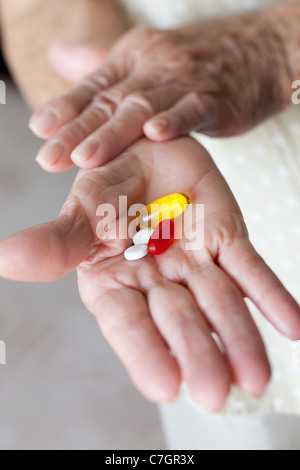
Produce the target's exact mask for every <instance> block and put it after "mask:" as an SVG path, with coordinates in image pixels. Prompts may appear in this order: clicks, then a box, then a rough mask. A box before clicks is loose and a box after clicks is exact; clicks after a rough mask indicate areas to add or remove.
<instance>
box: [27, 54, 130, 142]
mask: <svg viewBox="0 0 300 470" xmlns="http://www.w3.org/2000/svg"><path fill="white" fill-rule="evenodd" d="M121 78H122V77H119V76H118V72H117V70H116V69H115V68H114V66H113V65H111V64H110V63H108V62H107V63H106V64H105V65H104V66H103V68H102V69H100V70H98V71H97V72H96V73H94V74H93V75H90V76H89V77H87V78H85V79H84V80H82V81H81V82H80V83H79V84H78V85H76V86H75V87H74V88H72V90H70V91H69V92H68V93H67V94H65V95H64V96H61V97H59V98H55V99H53V100H51V101H50V102H49V103H47V104H46V105H45V106H42V107H41V108H40V109H38V110H37V111H36V112H35V113H34V114H33V116H32V117H31V119H30V123H29V127H30V128H31V130H32V131H33V132H34V134H36V135H37V136H38V137H41V138H47V139H48V138H51V137H53V136H54V134H55V133H56V132H58V130H59V129H60V128H61V127H62V126H64V125H65V124H67V123H68V122H70V121H72V119H75V118H76V117H77V116H78V115H79V114H80V113H81V112H82V111H83V109H84V108H86V106H88V105H89V103H90V102H91V101H92V99H93V98H94V96H95V95H97V93H99V92H100V91H103V90H105V89H107V88H109V87H111V86H112V85H113V84H114V83H116V82H117V81H119V80H120V79H121Z"/></svg>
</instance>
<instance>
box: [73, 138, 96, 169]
mask: <svg viewBox="0 0 300 470" xmlns="http://www.w3.org/2000/svg"><path fill="white" fill-rule="evenodd" d="M99 147H100V144H99V142H98V141H97V140H94V139H91V140H87V141H86V142H84V143H83V144H82V145H79V147H77V148H76V149H75V150H74V151H73V152H72V155H71V157H72V159H75V160H77V161H80V162H82V163H83V162H86V161H87V160H90V159H91V158H92V157H93V156H94V155H95V153H96V152H97V150H98V149H99Z"/></svg>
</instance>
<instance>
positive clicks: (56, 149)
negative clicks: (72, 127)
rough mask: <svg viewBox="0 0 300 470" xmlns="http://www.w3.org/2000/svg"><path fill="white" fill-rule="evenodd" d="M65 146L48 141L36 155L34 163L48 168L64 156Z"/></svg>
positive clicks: (57, 142)
mask: <svg viewBox="0 0 300 470" xmlns="http://www.w3.org/2000/svg"><path fill="white" fill-rule="evenodd" d="M65 151H66V148H65V146H64V145H63V143H62V142H60V141H58V140H53V141H49V142H48V143H47V144H46V145H45V146H44V147H43V148H42V149H41V150H40V152H39V153H38V156H37V157H36V161H37V162H38V163H42V164H43V165H46V166H48V167H51V166H53V165H55V163H56V162H57V161H58V160H59V159H60V158H61V157H62V156H63V155H64V153H65Z"/></svg>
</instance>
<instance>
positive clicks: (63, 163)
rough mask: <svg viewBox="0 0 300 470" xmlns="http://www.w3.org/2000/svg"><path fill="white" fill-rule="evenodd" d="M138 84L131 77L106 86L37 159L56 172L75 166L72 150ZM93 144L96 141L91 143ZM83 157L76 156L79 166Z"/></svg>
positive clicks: (96, 127) (61, 130) (50, 141)
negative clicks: (108, 86)
mask: <svg viewBox="0 0 300 470" xmlns="http://www.w3.org/2000/svg"><path fill="white" fill-rule="evenodd" d="M137 87H138V83H137V82H136V81H135V80H132V79H129V80H125V81H124V82H121V83H120V84H118V85H117V86H115V87H112V88H111V89H109V90H107V92H106V93H105V94H102V93H100V94H98V95H97V96H96V97H95V98H94V99H93V101H92V103H91V104H90V105H89V106H88V107H87V108H85V110H84V111H83V112H82V113H81V114H80V115H79V116H78V117H77V118H76V119H74V120H73V121H72V122H70V123H69V124H66V125H65V126H63V127H62V128H61V129H60V130H59V131H58V132H57V133H56V134H55V136H54V137H53V139H50V140H48V142H46V144H45V145H44V146H43V147H42V148H41V150H40V151H39V153H38V156H37V159H36V160H37V162H38V163H39V164H40V166H41V167H42V168H43V169H45V170H46V171H49V172H53V173H55V172H58V171H63V170H66V169H67V168H69V167H70V166H72V165H73V161H72V160H71V157H70V155H71V153H72V151H73V150H74V149H75V148H76V147H77V146H78V145H79V144H81V143H82V142H83V141H85V139H86V138H87V137H88V136H90V135H91V134H93V132H94V131H96V130H97V129H99V128H101V127H102V126H103V125H104V124H105V123H106V122H107V121H109V120H110V119H111V118H112V116H113V115H114V114H115V111H116V108H117V106H118V104H119V103H120V102H121V101H122V100H123V99H124V98H125V97H126V95H127V94H128V93H130V92H131V91H133V90H135V89H136V88H137ZM94 145H95V143H94V141H93V144H92V147H94ZM89 152H91V145H90V146H89ZM82 158H83V157H82V155H80V156H79V157H78V158H77V159H76V163H77V164H79V166H81V165H80V162H81V159H82ZM83 161H84V160H83ZM95 166H97V165H95ZM95 166H94V167H95Z"/></svg>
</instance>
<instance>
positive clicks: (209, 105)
mask: <svg viewBox="0 0 300 470" xmlns="http://www.w3.org/2000/svg"><path fill="white" fill-rule="evenodd" d="M219 121H220V116H219V107H218V106H217V102H216V100H215V99H214V98H213V97H212V96H209V95H204V94H203V95H202V94H198V93H190V94H188V95H186V96H185V97H184V98H182V99H181V100H180V101H179V102H177V103H176V104H175V105H174V106H173V107H172V108H170V109H168V110H167V111H163V112H162V113H160V114H158V115H156V116H155V117H153V118H152V119H150V120H148V121H147V123H145V126H144V132H145V135H146V136H147V137H148V138H149V139H151V140H155V141H158V142H162V141H166V140H172V139H175V138H176V137H181V136H183V135H186V134H188V133H189V132H191V131H193V130H197V131H198V132H203V133H210V132H213V131H215V129H217V127H218V124H219Z"/></svg>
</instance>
